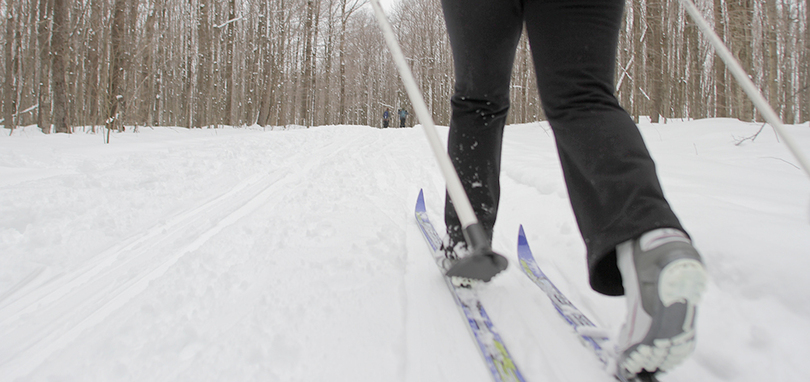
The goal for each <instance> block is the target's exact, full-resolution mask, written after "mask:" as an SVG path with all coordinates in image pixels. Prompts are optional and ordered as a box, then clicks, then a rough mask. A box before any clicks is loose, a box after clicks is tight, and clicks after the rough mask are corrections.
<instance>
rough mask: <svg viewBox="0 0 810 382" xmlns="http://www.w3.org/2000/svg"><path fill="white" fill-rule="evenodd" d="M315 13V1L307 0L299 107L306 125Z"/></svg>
mask: <svg viewBox="0 0 810 382" xmlns="http://www.w3.org/2000/svg"><path fill="white" fill-rule="evenodd" d="M314 13H315V1H313V0H307V16H306V24H305V25H304V52H303V56H304V67H303V72H304V74H303V76H302V77H301V108H300V109H299V120H298V123H301V124H303V125H305V126H309V109H310V104H309V103H310V95H311V92H312V89H311V88H310V86H311V82H312V80H311V79H310V78H311V76H312V50H313V47H312V33H313V30H312V29H313V25H314V22H313V17H314Z"/></svg>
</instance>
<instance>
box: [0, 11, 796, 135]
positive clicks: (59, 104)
mask: <svg viewBox="0 0 810 382" xmlns="http://www.w3.org/2000/svg"><path fill="white" fill-rule="evenodd" d="M696 5H697V6H698V7H699V8H700V9H701V10H702V12H703V14H704V16H705V17H706V18H707V20H708V21H709V22H710V23H711V24H712V25H713V26H714V29H715V31H716V32H717V33H718V35H720V37H721V38H723V40H724V41H725V42H726V43H727V44H728V46H729V47H730V49H731V50H732V52H733V53H734V54H735V56H736V57H738V58H739V59H740V61H741V63H742V65H743V67H744V68H745V69H746V71H747V72H748V73H749V75H750V76H751V78H752V79H753V80H754V82H755V83H756V84H757V85H758V86H759V87H760V88H761V89H762V92H763V94H764V95H765V97H766V98H767V99H768V100H769V102H770V103H771V105H772V106H773V108H774V109H775V110H776V111H777V112H778V113H779V114H780V115H781V117H782V118H783V120H784V121H785V122H786V123H789V124H790V123H800V122H805V121H808V120H810V91H808V87H810V82H809V80H808V78H810V73H809V72H810V63H809V62H808V60H810V57H809V56H810V28H809V27H808V26H809V25H810V9H808V1H807V0H762V1H753V0H698V1H696ZM0 15H3V16H4V18H3V20H4V21H5V28H4V29H3V31H2V32H0V40H2V42H3V47H4V52H3V53H2V54H0V72H2V73H3V77H2V78H3V84H2V86H0V100H1V101H2V105H3V106H2V115H0V117H2V120H3V122H2V124H4V125H5V126H6V128H11V129H12V130H13V128H14V126H20V125H38V126H39V127H40V128H41V129H42V130H43V131H44V132H46V133H50V132H67V133H69V132H71V131H72V129H73V128H75V127H78V126H88V127H91V128H93V129H96V128H101V127H103V126H106V127H107V128H108V129H110V130H120V129H121V128H122V126H124V125H126V126H183V127H188V128H195V127H211V126H221V125H233V126H240V125H252V124H258V125H261V126H283V125H290V124H295V125H303V126H316V125H333V124H361V125H370V126H380V125H381V121H380V119H381V115H382V112H383V110H385V108H390V109H391V110H393V111H396V109H398V108H400V107H402V108H405V109H410V104H409V101H408V99H407V96H406V94H405V92H404V88H403V86H402V85H401V82H400V80H399V77H398V75H397V73H396V69H395V67H394V64H393V62H392V61H391V58H390V55H389V53H388V51H387V48H386V47H385V43H384V40H383V37H382V34H381V32H380V30H379V28H378V26H377V24H376V21H375V20H374V17H373V14H372V11H371V7H370V6H369V5H368V4H367V0H182V1H174V0H73V1H68V0H5V1H4V2H3V3H2V4H0ZM389 19H390V20H391V22H392V24H393V26H394V29H395V32H396V33H397V37H398V39H399V41H400V43H401V44H402V48H403V51H404V52H405V55H406V56H407V59H408V61H409V63H410V65H411V67H412V69H413V71H414V76H415V77H416V79H417V82H418V84H419V86H420V88H421V89H422V92H423V94H424V97H425V100H426V103H427V105H428V107H429V109H430V110H431V111H432V113H433V117H434V119H435V121H436V123H437V124H441V125H446V124H448V123H449V118H450V108H449V98H450V95H451V94H452V90H453V64H452V56H451V54H450V46H449V42H448V40H447V36H446V31H445V28H444V20H443V17H442V11H441V6H440V3H439V0H401V1H399V3H397V4H396V5H395V6H394V7H393V9H392V10H390V11H389ZM616 88H617V96H618V97H619V100H620V101H621V103H622V105H623V106H624V107H625V108H626V109H627V110H628V111H629V112H630V113H631V114H632V115H633V116H634V117H636V118H638V117H639V116H650V118H651V119H652V120H653V122H658V121H661V122H665V121H666V120H667V119H669V118H706V117H731V118H737V119H740V120H744V121H752V120H758V119H759V116H758V114H757V113H756V111H755V110H754V108H753V106H752V104H751V103H750V102H749V101H748V99H747V98H746V96H745V95H744V94H743V92H742V90H741V89H740V87H739V86H737V84H736V82H735V81H734V79H733V78H732V77H731V75H730V73H729V72H728V70H727V69H726V67H725V65H724V64H723V63H722V62H721V61H720V60H719V59H717V58H716V56H715V55H714V50H713V48H711V47H710V46H709V44H708V42H707V40H706V39H705V38H704V36H703V35H702V34H701V33H700V31H699V30H698V28H697V27H696V25H695V24H694V23H693V22H692V20H691V19H689V17H688V15H686V13H685V12H684V10H683V8H682V7H681V6H680V3H679V1H678V0H627V5H626V11H625V19H624V28H623V31H622V33H621V36H620V43H619V52H618V55H617V62H616ZM511 93H512V94H511V99H512V108H511V112H510V115H509V120H508V122H509V123H523V122H532V121H538V120H543V119H544V117H543V113H542V110H541V106H540V100H539V98H538V96H537V87H536V82H535V79H534V70H533V67H532V60H531V57H530V53H529V43H528V41H526V39H525V35H524V38H523V39H522V40H521V42H520V44H519V45H518V52H517V55H516V58H515V67H514V71H513V76H512V90H511ZM412 115H413V114H412ZM414 123H418V121H409V125H412V124H414ZM108 131H109V130H108Z"/></svg>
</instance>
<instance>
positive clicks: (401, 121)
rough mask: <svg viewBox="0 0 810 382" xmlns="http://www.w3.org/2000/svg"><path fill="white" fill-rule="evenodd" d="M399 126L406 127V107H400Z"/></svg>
mask: <svg viewBox="0 0 810 382" xmlns="http://www.w3.org/2000/svg"><path fill="white" fill-rule="evenodd" d="M398 114H399V127H405V119H406V118H408V111H407V110H405V109H399V112H398Z"/></svg>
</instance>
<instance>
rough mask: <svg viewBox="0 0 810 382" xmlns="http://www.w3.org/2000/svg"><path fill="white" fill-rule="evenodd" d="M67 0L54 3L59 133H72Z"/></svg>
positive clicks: (55, 117) (55, 96)
mask: <svg viewBox="0 0 810 382" xmlns="http://www.w3.org/2000/svg"><path fill="white" fill-rule="evenodd" d="M68 12H69V9H68V7H67V0H54V1H53V35H52V36H51V52H52V53H51V54H52V56H53V65H52V67H51V68H52V69H51V72H52V76H53V122H54V130H55V131H56V132H57V133H70V132H71V129H70V123H69V120H68V113H69V111H68V95H67V84H66V83H65V81H66V78H65V76H66V75H67V73H66V64H67V54H68V52H69V49H68V46H67V45H68V41H67V35H68V31H69V25H68V24H67V21H68V19H69V18H68V16H69V15H68Z"/></svg>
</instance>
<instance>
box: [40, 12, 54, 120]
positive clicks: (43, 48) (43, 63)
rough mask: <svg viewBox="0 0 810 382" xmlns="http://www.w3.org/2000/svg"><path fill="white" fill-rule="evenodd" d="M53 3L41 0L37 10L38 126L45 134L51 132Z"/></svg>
mask: <svg viewBox="0 0 810 382" xmlns="http://www.w3.org/2000/svg"><path fill="white" fill-rule="evenodd" d="M50 5H51V3H50V1H49V0H39V5H38V9H37V12H38V13H39V23H38V24H39V25H37V48H38V49H39V71H38V74H37V77H38V79H39V83H38V86H37V105H39V107H37V126H39V128H40V130H42V132H43V133H45V134H50V132H51V121H50V112H51V97H50V94H51V92H50V88H51V87H50V84H51V76H50V72H51V70H50V69H51V44H50V34H51V28H50V22H49V20H50V17H49V15H50V14H51V6H50Z"/></svg>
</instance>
